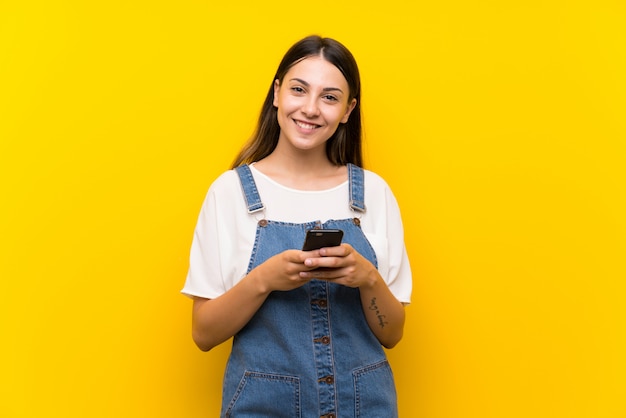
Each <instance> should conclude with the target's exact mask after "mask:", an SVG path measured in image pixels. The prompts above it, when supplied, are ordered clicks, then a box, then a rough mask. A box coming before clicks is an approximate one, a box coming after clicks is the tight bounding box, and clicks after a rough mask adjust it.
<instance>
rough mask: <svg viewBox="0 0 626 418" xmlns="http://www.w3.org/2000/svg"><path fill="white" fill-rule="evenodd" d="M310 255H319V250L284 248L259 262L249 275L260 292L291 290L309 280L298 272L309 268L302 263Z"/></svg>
mask: <svg viewBox="0 0 626 418" xmlns="http://www.w3.org/2000/svg"><path fill="white" fill-rule="evenodd" d="M315 253H317V255H315ZM311 257H319V250H315V251H306V252H305V251H300V250H286V251H283V252H282V253H278V254H276V255H274V256H272V257H270V258H268V259H267V260H265V261H264V262H263V263H261V264H259V265H258V266H257V267H255V268H254V269H252V271H250V273H249V276H251V278H253V280H254V281H255V283H256V285H257V286H258V289H259V291H260V292H261V293H270V292H272V291H274V290H280V291H287V290H293V289H296V288H298V287H300V286H302V285H304V284H305V283H307V282H308V281H309V280H310V279H306V278H302V277H300V273H301V272H303V271H309V270H311V268H309V267H307V266H305V265H304V260H306V259H307V258H311Z"/></svg>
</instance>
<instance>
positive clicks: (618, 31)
mask: <svg viewBox="0 0 626 418" xmlns="http://www.w3.org/2000/svg"><path fill="white" fill-rule="evenodd" d="M311 33H320V34H322V35H324V36H331V37H335V38H337V39H339V40H341V41H342V42H343V43H345V44H346V45H347V46H348V47H349V48H350V49H351V50H352V51H353V53H354V54H355V56H356V57H357V60H358V61H359V64H360V68H361V71H362V78H363V83H364V92H363V110H364V114H365V131H366V137H365V146H366V150H365V153H366V164H367V167H368V168H370V169H372V170H374V171H377V172H378V173H380V174H381V175H382V176H383V177H385V178H386V179H387V181H388V182H389V183H390V185H391V186H392V188H393V190H394V191H395V193H396V195H397V198H398V200H399V202H400V204H401V208H402V211H403V219H404V222H405V226H406V235H407V237H406V243H407V246H408V250H409V253H410V258H411V261H412V266H413V269H414V296H413V303H412V305H411V306H410V307H409V308H408V309H407V312H408V322H407V327H406V334H405V338H404V340H403V341H402V342H401V343H400V345H399V346H398V347H397V348H395V349H393V350H391V351H390V352H389V356H390V361H391V363H392V366H393V367H394V371H395V375H396V379H397V383H398V390H399V399H400V400H399V402H400V412H401V416H403V417H409V418H411V417H415V418H418V417H419V418H422V417H424V418H474V417H476V418H503V417H504V418H509V417H511V418H515V417H546V418H547V417H550V418H553V417H564V418H565V417H567V418H578V417H585V418H609V417H611V418H617V417H624V416H626V360H625V359H624V357H625V353H626V337H625V335H626V325H625V324H626V308H625V307H624V305H625V303H624V296H625V290H626V289H625V287H626V286H625V285H624V281H625V279H626V265H625V253H626V238H625V237H626V219H625V213H626V193H625V192H626V190H625V186H624V183H625V180H626V169H625V166H626V161H625V160H626V158H625V156H626V146H625V145H624V141H625V139H626V117H625V115H626V6H625V3H624V2H623V1H622V0H614V1H609V0H593V1H592V0H589V1H576V0H569V1H568V0H555V1H543V0H530V1H524V2H517V1H511V2H508V1H496V0H483V1H459V0H457V1H454V0H448V1H439V2H432V1H429V2H425V1H416V2H408V1H407V2H400V1H394V0H392V1H386V2H383V3H380V2H362V1H319V2H315V3H310V2H308V3H307V2H288V1H281V0H277V1H274V2H257V1H250V2H248V3H247V4H246V3H243V4H242V3H241V2H219V3H218V2H211V1H193V0H179V1H175V2H174V1H158V0H157V1H154V0H153V1H145V0H140V1H120V0H110V1H106V2H103V1H94V2H91V1H78V0H75V1H70V0H57V1H37V0H30V1H29V0H24V1H9V0H5V1H1V2H0V196H1V199H2V200H1V205H0V240H1V248H0V250H1V251H0V257H1V258H0V277H1V288H0V298H1V300H0V315H1V316H0V321H1V322H0V332H1V343H0V379H1V383H0V384H1V388H0V416H2V417H7V418H17V417H66V418H68V417H151V418H153V417H207V416H217V414H218V409H219V399H220V387H221V375H222V371H223V364H224V361H225V357H226V353H227V351H228V347H227V346H226V345H224V346H221V347H219V348H217V349H215V350H214V351H211V352H209V353H208V354H205V353H201V352H200V351H198V350H197V349H196V348H195V346H194V345H193V343H192V341H191V337H190V308H191V302H190V301H189V300H188V299H186V298H185V297H183V296H181V295H180V294H179V293H178V292H179V290H180V288H181V287H182V285H183V281H184V277H185V274H186V269H187V263H188V261H187V257H188V252H189V245H190V243H191V238H192V232H193V228H194V225H195V222H196V217H197V214H198V210H199V209H200V205H201V202H202V200H203V198H204V194H205V193H206V190H207V188H208V186H209V184H210V183H211V182H212V180H213V179H214V178H215V177H216V176H217V175H218V174H219V173H221V172H222V171H223V170H225V169H227V168H228V164H229V163H230V162H231V160H232V158H233V156H234V154H235V152H236V150H238V149H239V147H240V146H241V144H242V142H243V141H244V140H245V139H246V138H247V137H248V136H249V134H250V133H251V131H252V129H253V127H254V124H255V121H256V117H257V114H258V110H259V108H260V105H261V102H262V100H263V97H264V95H265V93H266V91H267V89H268V87H269V85H270V83H271V77H272V75H273V73H274V71H275V68H276V66H277V65H278V61H279V60H280V58H281V57H282V55H283V53H284V52H285V51H286V49H287V48H288V47H289V46H290V45H291V44H292V43H293V42H295V41H296V40H298V39H300V38H301V37H303V36H305V35H308V34H311Z"/></svg>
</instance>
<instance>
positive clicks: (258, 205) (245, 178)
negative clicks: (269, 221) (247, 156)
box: [235, 164, 265, 213]
mask: <svg viewBox="0 0 626 418" xmlns="http://www.w3.org/2000/svg"><path fill="white" fill-rule="evenodd" d="M235 171H236V172H237V174H238V175H239V182H240V183H241V190H242V191H243V195H244V197H245V199H246V205H247V206H248V213H256V212H260V211H262V210H263V209H265V206H264V205H263V202H261V196H259V191H258V190H257V188H256V183H255V182H254V177H252V171H250V167H249V166H248V165H247V164H244V165H241V166H239V167H237V168H235Z"/></svg>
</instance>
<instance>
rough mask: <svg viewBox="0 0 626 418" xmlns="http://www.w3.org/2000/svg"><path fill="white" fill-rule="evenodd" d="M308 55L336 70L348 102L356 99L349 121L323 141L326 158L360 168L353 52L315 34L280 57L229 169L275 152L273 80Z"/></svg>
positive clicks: (358, 105)
mask: <svg viewBox="0 0 626 418" xmlns="http://www.w3.org/2000/svg"><path fill="white" fill-rule="evenodd" d="M311 56H321V57H322V58H324V59H325V60H326V61H328V62H330V63H331V64H333V65H334V66H335V67H337V68H338V69H339V71H341V73H342V74H343V76H344V77H345V79H346V81H347V82H348V87H349V90H350V92H349V93H350V94H349V98H348V102H351V101H352V99H356V106H355V107H354V109H353V110H352V113H351V114H350V117H349V118H348V121H347V122H346V123H342V124H340V125H339V127H338V128H337V130H336V131H335V133H334V134H333V135H332V136H331V137H330V138H329V139H328V141H327V142H326V155H327V156H328V159H329V160H330V161H331V162H332V163H333V164H336V165H345V164H347V163H352V164H355V165H358V166H362V165H363V157H362V150H361V79H360V76H359V68H358V66H357V63H356V60H355V59H354V57H353V56H352V53H351V52H350V51H349V50H348V49H347V48H346V47H345V46H343V45H342V44H341V43H339V42H338V41H336V40H334V39H331V38H322V37H320V36H317V35H314V36H309V37H306V38H304V39H302V40H300V41H298V42H297V43H295V44H294V45H293V46H292V47H291V48H290V49H289V50H288V51H287V53H286V54H285V56H284V57H283V59H282V61H281V62H280V65H279V66H278V70H277V71H276V75H275V76H274V78H273V79H272V83H271V84H270V88H269V91H268V93H267V96H266V97H265V101H264V102H263V107H262V108H261V114H260V115H259V120H258V123H257V126H256V129H255V131H254V134H253V135H252V137H251V138H250V139H249V140H248V142H247V143H246V144H245V145H244V146H243V148H242V149H241V151H240V152H239V154H238V155H237V157H236V158H235V160H234V161H233V164H232V168H235V167H238V166H240V165H242V164H250V163H253V162H255V161H259V160H261V159H263V158H265V157H267V156H268V155H270V154H271V153H272V151H274V148H276V145H277V144H278V137H279V135H280V126H279V125H278V119H277V109H276V108H275V107H274V80H278V82H279V83H280V84H282V82H283V78H284V77H285V74H287V72H288V71H289V69H290V68H291V67H293V66H294V65H295V64H297V63H298V62H300V61H302V60H303V59H305V58H308V57H311Z"/></svg>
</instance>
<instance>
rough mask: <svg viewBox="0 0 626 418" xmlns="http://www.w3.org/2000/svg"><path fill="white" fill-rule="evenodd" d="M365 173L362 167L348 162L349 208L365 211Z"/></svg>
mask: <svg viewBox="0 0 626 418" xmlns="http://www.w3.org/2000/svg"><path fill="white" fill-rule="evenodd" d="M364 178H365V175H364V173H363V169H362V168H361V167H358V166H356V165H354V164H350V163H348V180H349V188H350V208H352V209H353V210H356V211H359V212H365V180H364Z"/></svg>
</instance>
